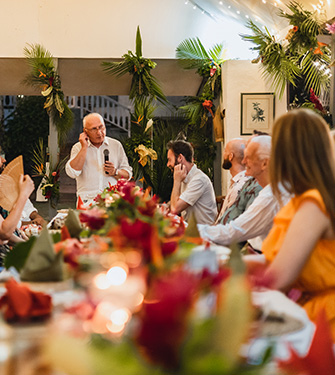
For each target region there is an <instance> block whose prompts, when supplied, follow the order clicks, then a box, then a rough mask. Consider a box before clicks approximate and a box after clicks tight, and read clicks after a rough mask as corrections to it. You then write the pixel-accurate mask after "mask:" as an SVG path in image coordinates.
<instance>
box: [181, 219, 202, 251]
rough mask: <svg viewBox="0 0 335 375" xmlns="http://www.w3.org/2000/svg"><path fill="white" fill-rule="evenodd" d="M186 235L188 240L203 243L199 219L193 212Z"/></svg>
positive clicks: (198, 243)
mask: <svg viewBox="0 0 335 375" xmlns="http://www.w3.org/2000/svg"><path fill="white" fill-rule="evenodd" d="M184 237H185V240H186V242H192V243H195V244H197V245H201V244H202V243H203V240H202V238H201V237H200V233H199V230H198V227H197V220H196V218H195V216H194V214H192V215H191V217H190V218H189V220H188V225H187V228H186V230H185V235H184Z"/></svg>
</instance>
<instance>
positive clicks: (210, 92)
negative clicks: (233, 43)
mask: <svg viewBox="0 0 335 375" xmlns="http://www.w3.org/2000/svg"><path fill="white" fill-rule="evenodd" d="M176 57H177V58H178V59H179V63H180V65H181V66H182V67H183V68H184V69H187V70H190V69H197V73H198V74H199V75H200V76H201V77H202V78H203V81H202V85H201V88H200V90H199V95H198V96H195V97H192V96H191V97H188V98H187V104H186V105H185V106H183V107H181V108H180V109H181V110H182V111H184V112H186V115H187V117H188V118H189V120H190V123H191V124H193V125H196V124H198V125H200V127H203V126H204V125H205V124H206V123H207V120H208V116H209V115H210V116H211V117H212V118H214V114H213V113H214V112H215V105H214V101H215V100H216V99H218V98H219V96H220V93H221V65H222V64H223V63H224V61H225V60H224V49H223V44H216V45H215V46H214V47H213V48H212V49H210V50H209V51H207V50H206V49H205V47H204V46H203V44H202V43H201V41H200V39H199V38H191V39H186V40H184V41H183V42H182V43H180V44H179V46H178V47H177V50H176Z"/></svg>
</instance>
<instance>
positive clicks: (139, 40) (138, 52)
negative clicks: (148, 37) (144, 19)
mask: <svg viewBox="0 0 335 375" xmlns="http://www.w3.org/2000/svg"><path fill="white" fill-rule="evenodd" d="M136 56H137V57H138V58H140V57H142V38H141V32H140V27H139V26H137V32H136Z"/></svg>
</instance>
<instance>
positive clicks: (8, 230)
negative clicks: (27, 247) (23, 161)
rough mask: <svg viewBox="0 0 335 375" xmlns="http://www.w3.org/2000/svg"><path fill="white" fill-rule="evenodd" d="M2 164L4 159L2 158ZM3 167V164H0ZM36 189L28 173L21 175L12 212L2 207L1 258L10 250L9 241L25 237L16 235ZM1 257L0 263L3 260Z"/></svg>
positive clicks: (0, 222)
mask: <svg viewBox="0 0 335 375" xmlns="http://www.w3.org/2000/svg"><path fill="white" fill-rule="evenodd" d="M0 163H1V164H2V161H1V160H0ZM0 167H1V165H0ZM33 190H34V183H33V181H32V180H31V178H30V177H29V176H28V175H25V176H21V177H20V182H19V196H18V199H17V201H16V203H15V205H14V207H13V209H12V210H11V212H10V213H8V212H7V211H5V210H4V209H3V208H2V207H0V258H1V259H2V258H3V256H4V255H5V253H6V252H7V251H8V246H7V242H8V241H9V242H13V243H15V242H22V241H23V239H22V238H20V237H19V236H17V235H15V230H16V227H17V223H18V222H19V220H20V218H21V215H22V211H23V208H24V205H25V203H26V201H27V199H28V197H29V196H30V194H31V193H32V192H33ZM4 216H6V217H4ZM1 259H0V265H1V263H2V260H1Z"/></svg>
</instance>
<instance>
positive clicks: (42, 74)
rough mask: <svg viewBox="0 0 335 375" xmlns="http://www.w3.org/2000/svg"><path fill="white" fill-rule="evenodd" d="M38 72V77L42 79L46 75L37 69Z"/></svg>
mask: <svg viewBox="0 0 335 375" xmlns="http://www.w3.org/2000/svg"><path fill="white" fill-rule="evenodd" d="M38 71H39V72H40V75H39V76H38V77H44V78H46V74H44V73H43V72H42V71H41V70H39V69H38Z"/></svg>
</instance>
